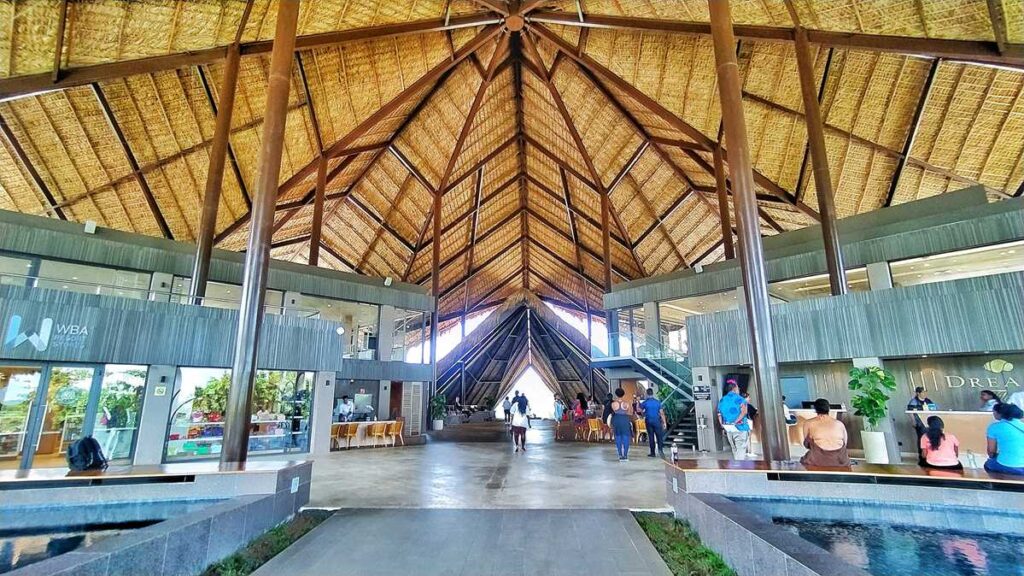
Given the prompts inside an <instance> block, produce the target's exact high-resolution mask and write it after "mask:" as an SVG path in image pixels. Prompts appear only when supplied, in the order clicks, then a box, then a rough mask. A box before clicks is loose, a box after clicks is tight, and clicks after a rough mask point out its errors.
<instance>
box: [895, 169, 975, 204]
mask: <svg viewBox="0 0 1024 576" xmlns="http://www.w3.org/2000/svg"><path fill="white" fill-rule="evenodd" d="M969 186H971V184H970V183H967V182H961V181H958V180H953V179H951V178H949V177H948V176H946V175H945V174H938V173H936V172H933V171H931V170H928V169H927V168H923V167H921V166H918V165H915V164H907V165H906V166H905V167H904V168H903V174H902V176H900V181H899V185H898V186H897V188H896V193H895V194H894V195H893V198H892V203H893V205H896V204H903V203H904V202H910V201H913V200H920V199H922V198H928V197H930V196H936V195H938V194H945V193H946V192H953V191H955V190H960V189H963V188H967V187H969Z"/></svg>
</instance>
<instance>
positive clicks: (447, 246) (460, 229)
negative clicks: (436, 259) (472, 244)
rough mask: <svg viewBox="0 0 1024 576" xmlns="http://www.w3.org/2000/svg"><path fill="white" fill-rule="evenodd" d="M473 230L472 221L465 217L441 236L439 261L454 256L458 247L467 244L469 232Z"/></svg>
mask: <svg viewBox="0 0 1024 576" xmlns="http://www.w3.org/2000/svg"><path fill="white" fill-rule="evenodd" d="M472 230H473V221H472V220H470V219H468V218H467V219H465V220H463V221H462V222H460V223H459V224H458V225H456V226H455V227H454V228H452V229H451V230H449V231H448V232H445V233H444V234H442V236H441V261H442V262H444V261H445V260H447V259H449V258H451V257H452V256H454V255H455V254H456V253H457V252H458V251H459V249H461V248H462V247H464V246H466V245H467V244H469V237H470V233H471V232H472Z"/></svg>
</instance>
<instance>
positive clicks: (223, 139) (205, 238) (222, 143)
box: [188, 43, 241, 305]
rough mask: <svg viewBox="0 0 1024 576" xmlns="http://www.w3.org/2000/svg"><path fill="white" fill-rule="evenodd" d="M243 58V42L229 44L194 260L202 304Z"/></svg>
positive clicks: (195, 288)
mask: <svg viewBox="0 0 1024 576" xmlns="http://www.w3.org/2000/svg"><path fill="white" fill-rule="evenodd" d="M240 59H241V50H240V47H239V45H238V44H237V43H236V44H231V45H230V46H228V55H227V59H226V60H225V61H224V80H223V82H221V86H220V101H219V102H218V103H217V124H216V126H215V127H214V129H213V143H212V144H211V146H210V166H209V169H208V171H207V172H206V191H205V192H204V193H203V210H202V216H201V217H200V220H199V235H198V237H197V238H196V258H195V262H193V264H192V282H191V284H189V287H188V296H189V300H191V302H192V303H193V304H196V305H199V304H202V302H203V298H204V297H205V296H206V282H207V280H208V279H209V276H210V254H211V253H212V252H213V244H214V234H215V233H216V231H217V210H218V209H219V208H220V191H221V188H222V187H223V184H224V161H225V159H226V157H227V153H228V139H229V138H230V137H231V114H232V113H233V112H234V109H235V86H236V85H237V84H238V62H239V60H240Z"/></svg>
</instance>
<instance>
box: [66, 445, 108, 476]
mask: <svg viewBox="0 0 1024 576" xmlns="http://www.w3.org/2000/svg"><path fill="white" fill-rule="evenodd" d="M67 457H68V467H69V468H71V469H72V470H74V471H76V472H81V471H83V470H106V469H107V459H106V458H104V457H103V450H102V449H101V448H100V443H99V442H97V441H96V439H95V438H93V437H92V436H83V437H82V438H79V439H78V440H75V441H74V442H72V443H71V445H70V446H68V454H67Z"/></svg>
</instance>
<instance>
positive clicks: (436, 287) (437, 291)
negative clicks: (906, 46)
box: [413, 190, 469, 396]
mask: <svg viewBox="0 0 1024 576" xmlns="http://www.w3.org/2000/svg"><path fill="white" fill-rule="evenodd" d="M433 212H434V216H433V217H434V220H433V224H434V239H433V241H432V242H431V245H430V248H431V251H430V254H431V261H430V285H431V293H432V294H433V295H434V312H433V313H432V314H431V316H430V366H431V370H433V374H434V385H433V386H432V392H431V396H433V395H434V393H436V392H437V338H438V336H439V334H438V331H439V328H440V326H439V324H440V323H439V322H438V320H439V319H440V318H441V316H440V314H439V313H438V311H439V309H440V308H441V190H435V191H434V210H433ZM413 257H415V255H413ZM465 289H466V290H468V289H469V284H468V283H467V284H466V287H465Z"/></svg>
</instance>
